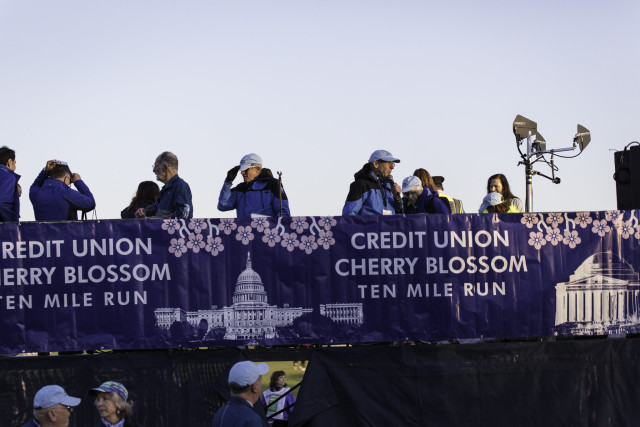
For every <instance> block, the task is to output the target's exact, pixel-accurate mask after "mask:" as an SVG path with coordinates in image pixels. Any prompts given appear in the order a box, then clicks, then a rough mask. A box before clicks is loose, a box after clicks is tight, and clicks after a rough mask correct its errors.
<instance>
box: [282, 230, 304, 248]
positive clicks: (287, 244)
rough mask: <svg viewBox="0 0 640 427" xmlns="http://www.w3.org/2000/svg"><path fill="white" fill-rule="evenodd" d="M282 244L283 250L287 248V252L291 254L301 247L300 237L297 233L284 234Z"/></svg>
mask: <svg viewBox="0 0 640 427" xmlns="http://www.w3.org/2000/svg"><path fill="white" fill-rule="evenodd" d="M280 244H281V245H282V247H283V248H287V250H288V251H289V252H291V251H293V249H294V248H297V247H298V246H299V245H300V242H298V235H297V234H296V233H284V235H283V236H282V242H280Z"/></svg>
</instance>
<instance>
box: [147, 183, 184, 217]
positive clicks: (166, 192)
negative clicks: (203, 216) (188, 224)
mask: <svg viewBox="0 0 640 427" xmlns="http://www.w3.org/2000/svg"><path fill="white" fill-rule="evenodd" d="M145 211H146V215H147V216H155V217H157V218H175V219H189V218H193V203H192V202H191V188H189V184H187V183H186V182H185V180H183V179H182V178H180V177H179V176H178V174H176V175H174V176H173V178H171V179H170V180H169V182H167V183H166V184H165V185H164V187H162V190H160V194H158V202H157V203H154V204H153V205H151V206H148V207H147V208H146V209H145Z"/></svg>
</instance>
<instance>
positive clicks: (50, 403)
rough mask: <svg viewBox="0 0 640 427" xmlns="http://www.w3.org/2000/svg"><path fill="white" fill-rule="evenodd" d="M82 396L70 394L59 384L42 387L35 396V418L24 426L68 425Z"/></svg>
mask: <svg viewBox="0 0 640 427" xmlns="http://www.w3.org/2000/svg"><path fill="white" fill-rule="evenodd" d="M79 404H80V398H78V397H73V396H69V395H68V394H67V392H66V391H64V389H63V388H62V387H60V386H59V385H46V386H44V387H42V388H41V389H40V390H38V392H37V393H36V395H35V396H34V398H33V418H32V419H30V420H29V421H27V423H26V424H23V425H22V427H67V426H68V425H69V418H70V417H71V413H72V412H73V408H74V407H76V406H78V405H79Z"/></svg>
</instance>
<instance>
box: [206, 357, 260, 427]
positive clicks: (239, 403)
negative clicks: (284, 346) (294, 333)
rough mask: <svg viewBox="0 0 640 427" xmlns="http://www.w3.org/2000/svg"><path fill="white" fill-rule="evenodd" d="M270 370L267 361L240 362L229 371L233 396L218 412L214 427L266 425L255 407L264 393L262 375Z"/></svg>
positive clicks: (212, 424) (214, 418)
mask: <svg viewBox="0 0 640 427" xmlns="http://www.w3.org/2000/svg"><path fill="white" fill-rule="evenodd" d="M267 372H269V365H267V364H266V363H258V364H255V363H253V362H251V361H249V360H245V361H243V362H238V363H236V364H235V365H233V367H231V370H230V371H229V381H228V383H229V390H230V391H231V397H230V398H229V401H228V402H227V403H226V405H224V406H223V407H222V408H220V409H219V410H218V412H216V415H215V416H214V417H213V421H212V422H211V426H212V427H236V426H237V427H240V426H246V427H266V426H267V423H266V422H265V421H264V419H263V418H262V417H261V416H260V415H258V413H257V412H256V411H254V409H253V405H254V404H255V403H256V402H257V401H258V399H259V398H260V395H261V394H262V376H263V375H264V374H266V373H267Z"/></svg>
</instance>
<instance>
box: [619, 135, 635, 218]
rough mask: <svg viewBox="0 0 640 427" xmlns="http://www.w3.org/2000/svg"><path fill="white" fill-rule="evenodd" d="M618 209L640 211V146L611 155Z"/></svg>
mask: <svg viewBox="0 0 640 427" xmlns="http://www.w3.org/2000/svg"><path fill="white" fill-rule="evenodd" d="M613 160H614V162H615V167H616V172H615V173H614V174H613V179H614V180H615V181H616V196H617V198H618V209H640V145H636V146H633V147H631V148H629V149H627V148H625V149H624V150H623V151H616V152H615V153H614V155H613Z"/></svg>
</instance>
